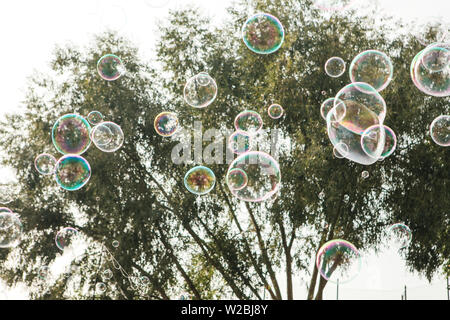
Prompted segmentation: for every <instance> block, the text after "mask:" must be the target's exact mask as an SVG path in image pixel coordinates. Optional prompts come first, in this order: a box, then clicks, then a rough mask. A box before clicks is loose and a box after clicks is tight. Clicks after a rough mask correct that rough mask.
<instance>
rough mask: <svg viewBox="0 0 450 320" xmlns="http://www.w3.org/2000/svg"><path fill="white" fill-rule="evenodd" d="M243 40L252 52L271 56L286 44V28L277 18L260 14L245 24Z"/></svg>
mask: <svg viewBox="0 0 450 320" xmlns="http://www.w3.org/2000/svg"><path fill="white" fill-rule="evenodd" d="M242 39H243V40H244V43H245V45H246V46H247V48H249V49H250V50H251V51H253V52H255V53H258V54H270V53H273V52H275V51H277V50H278V49H280V48H281V46H282V44H283V42H284V28H283V25H282V24H281V22H280V20H278V19H277V18H276V17H274V16H272V15H270V14H267V13H258V14H256V15H254V16H252V17H250V18H249V19H248V20H247V21H246V22H245V23H244V25H243V27H242Z"/></svg>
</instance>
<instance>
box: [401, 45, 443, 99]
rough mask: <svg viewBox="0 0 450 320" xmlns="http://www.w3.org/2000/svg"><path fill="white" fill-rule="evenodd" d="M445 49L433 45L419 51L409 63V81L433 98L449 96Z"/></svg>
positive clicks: (441, 46)
mask: <svg viewBox="0 0 450 320" xmlns="http://www.w3.org/2000/svg"><path fill="white" fill-rule="evenodd" d="M446 48H447V47H445V45H444V44H442V45H440V44H437V45H433V46H431V47H430V48H426V49H424V50H422V51H420V52H419V53H418V54H417V55H416V56H415V57H414V59H413V60H412V62H411V68H410V72H411V79H412V81H413V83H414V85H415V86H416V87H417V88H418V89H419V90H420V91H422V92H424V93H426V94H428V95H431V96H435V97H447V96H449V95H450V64H449V63H448V61H447V57H448V56H447V54H448V52H447V50H448V49H446Z"/></svg>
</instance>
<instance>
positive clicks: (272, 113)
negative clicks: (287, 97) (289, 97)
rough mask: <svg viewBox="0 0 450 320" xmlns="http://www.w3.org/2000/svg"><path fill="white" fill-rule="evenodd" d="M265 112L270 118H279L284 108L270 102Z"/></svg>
mask: <svg viewBox="0 0 450 320" xmlns="http://www.w3.org/2000/svg"><path fill="white" fill-rule="evenodd" d="M267 113H268V114H269V117H270V118H272V119H280V118H281V117H282V116H283V114H284V109H283V107H282V106H280V105H279V104H272V105H271V106H270V107H269V108H268V109H267Z"/></svg>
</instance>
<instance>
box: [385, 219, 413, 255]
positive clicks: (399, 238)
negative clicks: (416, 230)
mask: <svg viewBox="0 0 450 320" xmlns="http://www.w3.org/2000/svg"><path fill="white" fill-rule="evenodd" d="M387 236H388V241H389V246H390V247H393V248H395V249H396V250H400V249H404V248H406V247H408V246H409V244H410V243H411V239H412V233H411V229H410V228H409V227H408V226H407V225H405V224H403V223H395V224H393V225H391V226H390V227H389V228H388V229H387Z"/></svg>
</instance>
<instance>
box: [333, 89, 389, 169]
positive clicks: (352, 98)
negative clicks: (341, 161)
mask: <svg viewBox="0 0 450 320" xmlns="http://www.w3.org/2000/svg"><path fill="white" fill-rule="evenodd" d="M336 101H341V103H338V105H336ZM341 105H345V116H344V117H342V119H340V121H333V120H334V118H335V114H336V112H335V111H333V110H335V108H336V107H340V106H341ZM385 115H386V102H385V101H384V99H383V97H381V95H380V94H379V93H378V92H377V91H376V90H375V89H374V88H373V87H372V86H370V85H369V84H367V83H359V82H358V83H352V84H349V85H347V86H346V87H344V88H343V89H341V90H340V91H339V92H338V94H337V95H336V98H335V107H334V108H333V109H332V111H330V112H329V113H328V115H327V128H328V136H329V138H330V140H331V142H332V144H333V145H334V146H336V145H337V144H339V143H344V144H345V145H347V147H348V154H347V155H346V156H345V157H346V158H347V159H349V160H351V161H354V162H357V163H360V164H363V165H370V164H373V163H375V162H376V161H377V159H378V158H379V157H380V156H381V153H382V151H383V148H384V144H385V133H384V131H383V130H381V133H380V138H379V139H378V141H377V142H378V144H377V145H376V148H375V149H374V153H373V156H374V157H370V156H368V155H367V154H366V152H364V150H363V149H362V147H361V135H362V134H363V133H364V131H366V130H367V129H368V128H369V127H371V126H373V125H378V124H382V123H383V121H384V118H385Z"/></svg>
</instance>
